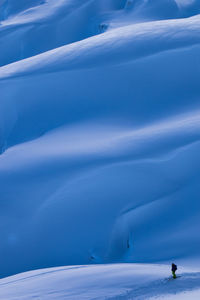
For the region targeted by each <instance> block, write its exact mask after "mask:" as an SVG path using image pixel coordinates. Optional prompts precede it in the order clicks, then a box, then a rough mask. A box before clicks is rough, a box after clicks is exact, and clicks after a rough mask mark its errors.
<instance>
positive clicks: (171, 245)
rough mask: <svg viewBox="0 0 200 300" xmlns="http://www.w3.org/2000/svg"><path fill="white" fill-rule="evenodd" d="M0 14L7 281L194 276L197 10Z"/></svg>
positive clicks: (188, 5)
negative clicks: (66, 269) (27, 276)
mask: <svg viewBox="0 0 200 300" xmlns="http://www.w3.org/2000/svg"><path fill="white" fill-rule="evenodd" d="M0 5H1V8H2V11H3V12H4V14H2V15H1V20H2V21H1V25H0V43H1V51H0V61H1V68H0V91H1V104H0V152H1V155H0V190H1V200H0V214H1V220H0V224H1V232H0V239H1V247H0V264H1V274H2V276H5V275H10V274H13V273H17V272H21V271H26V270H30V269H36V268H42V267H51V266H59V265H66V264H89V263H104V262H157V261H166V260H172V259H173V260H174V259H176V260H178V259H181V260H185V261H186V260H188V261H190V260H195V261H196V262H198V261H199V258H200V257H199V253H200V238H199V230H198V228H199V226H200V221H199V220H200V218H199V217H200V213H199V211H200V210H199V209H200V202H199V199H200V186H199V180H200V172H199V169H200V159H199V156H200V154H199V153H200V142H199V139H200V105H199V96H200V84H199V78H200V67H199V59H200V16H199V15H198V12H199V4H198V1H191V2H190V1H187V2H186V1H184V2H183V1H182V2H181V1H172V0H171V1H169V0H168V1H163V2H162V4H161V2H160V1H153V0H151V1H150V0H149V1H134V2H132V1H130V0H129V1H119V0H118V1H111V0H110V1H102V0H101V1H100V0H99V1H98V0H93V1H82V0H71V1H66V0H59V1H56V3H55V1H53V0H49V1H29V4H27V2H26V1H22V0H21V1H18V3H17V4H16V1H14V0H13V1H0ZM27 5H28V6H27Z"/></svg>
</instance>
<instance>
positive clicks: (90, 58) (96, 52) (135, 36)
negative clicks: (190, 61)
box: [0, 15, 200, 79]
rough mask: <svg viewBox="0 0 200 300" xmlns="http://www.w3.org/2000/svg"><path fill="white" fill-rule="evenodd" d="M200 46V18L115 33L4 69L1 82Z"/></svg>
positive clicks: (131, 26)
mask: <svg viewBox="0 0 200 300" xmlns="http://www.w3.org/2000/svg"><path fill="white" fill-rule="evenodd" d="M199 44H200V15H198V16H195V17H191V18H187V19H177V20H165V21H155V22H149V23H140V24H135V25H129V26H126V27H122V28H118V29H114V30H111V31H108V32H106V33H103V34H101V35H98V36H94V37H90V38H88V39H85V40H83V41H79V42H76V43H73V44H69V45H66V46H62V47H59V48H56V49H54V50H50V51H47V52H45V53H42V54H39V55H36V56H34V57H31V58H27V59H25V60H22V61H19V62H15V63H12V64H9V65H7V66H3V67H1V68H0V79H7V78H12V77H21V76H26V75H34V74H38V73H41V72H42V73H49V72H55V71H64V70H69V71H70V70H74V69H88V68H94V67H97V66H98V67H101V66H104V65H109V64H121V63H127V62H130V61H134V60H137V59H140V58H144V57H147V56H150V55H154V54H156V53H160V52H163V51H168V50H176V49H180V48H184V47H191V46H194V45H199Z"/></svg>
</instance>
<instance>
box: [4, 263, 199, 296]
mask: <svg viewBox="0 0 200 300" xmlns="http://www.w3.org/2000/svg"><path fill="white" fill-rule="evenodd" d="M179 276H181V277H179V278H177V279H176V280H174V279H173V278H172V276H171V275H169V267H168V266H164V265H148V264H144V265H143V264H116V265H112V264H110V265H98V266H97V265H93V266H84V265H83V266H68V267H60V268H53V269H43V270H38V271H32V272H27V273H22V274H19V275H16V276H12V277H8V278H5V279H1V280H0V297H1V299H6V300H14V299H20V300H29V299H42V300H63V299H69V300H77V299H81V300H94V299H95V300H105V299H107V300H108V299H110V300H111V299H112V300H148V299H149V300H150V299H151V300H155V299H163V300H165V299H175V300H177V299H181V300H182V299H183V300H185V299H187V300H189V299H192V300H198V299H199V297H200V290H199V283H200V272H198V271H195V270H191V269H185V268H181V270H179Z"/></svg>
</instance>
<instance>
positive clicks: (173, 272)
mask: <svg viewBox="0 0 200 300" xmlns="http://www.w3.org/2000/svg"><path fill="white" fill-rule="evenodd" d="M176 270H177V265H175V264H174V263H172V276H173V278H174V279H175V278H176Z"/></svg>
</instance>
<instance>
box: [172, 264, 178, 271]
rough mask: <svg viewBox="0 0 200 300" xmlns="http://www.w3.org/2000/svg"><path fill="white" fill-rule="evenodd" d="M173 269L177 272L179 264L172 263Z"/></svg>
mask: <svg viewBox="0 0 200 300" xmlns="http://www.w3.org/2000/svg"><path fill="white" fill-rule="evenodd" d="M172 269H173V271H174V272H175V271H176V270H177V265H175V264H172Z"/></svg>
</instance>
